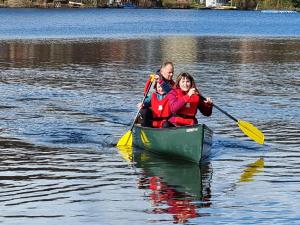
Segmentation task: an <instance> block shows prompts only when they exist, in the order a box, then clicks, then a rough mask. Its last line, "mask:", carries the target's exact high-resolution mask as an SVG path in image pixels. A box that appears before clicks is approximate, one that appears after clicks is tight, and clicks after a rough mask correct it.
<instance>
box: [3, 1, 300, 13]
mask: <svg viewBox="0 0 300 225" xmlns="http://www.w3.org/2000/svg"><path fill="white" fill-rule="evenodd" d="M207 2H208V0H0V8H166V9H222V10H234V9H239V10H272V11H275V10H278V11H282V12H292V11H298V12H300V0H231V1H230V0H219V1H216V2H217V4H215V5H214V6H209V5H208V4H207Z"/></svg>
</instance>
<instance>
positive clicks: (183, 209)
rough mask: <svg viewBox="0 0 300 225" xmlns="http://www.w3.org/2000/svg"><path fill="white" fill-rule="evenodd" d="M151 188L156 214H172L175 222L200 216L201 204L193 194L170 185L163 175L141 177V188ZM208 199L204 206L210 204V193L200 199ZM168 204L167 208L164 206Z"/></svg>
mask: <svg viewBox="0 0 300 225" xmlns="http://www.w3.org/2000/svg"><path fill="white" fill-rule="evenodd" d="M145 187H147V188H149V189H150V190H151V193H150V194H149V198H150V200H151V202H152V204H153V210H152V212H153V213H155V214H163V213H167V214H172V215H173V219H174V223H185V222H187V221H188V220H189V219H191V218H196V217H200V216H201V215H200V214H199V213H198V212H197V209H198V208H200V204H197V205H196V204H195V201H193V200H191V199H193V197H192V196H190V195H188V194H186V193H182V192H179V191H177V190H176V189H175V188H173V187H171V186H169V185H168V184H167V183H165V182H164V181H163V179H162V178H161V177H158V176H152V177H148V178H146V179H141V180H140V182H139V188H141V189H142V188H145ZM198 200H202V201H206V203H205V204H201V208H202V207H209V206H210V204H211V203H210V202H209V200H210V195H208V196H205V197H202V199H198ZM165 205H167V206H168V207H167V208H165V207H163V206H165Z"/></svg>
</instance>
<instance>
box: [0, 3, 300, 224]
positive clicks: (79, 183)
mask: <svg viewBox="0 0 300 225" xmlns="http://www.w3.org/2000/svg"><path fill="white" fill-rule="evenodd" d="M0 21H1V24H0V39H1V41H0V68H1V69H0V94H1V95H0V96H1V98H0V118H1V119H0V128H1V133H0V159H1V164H0V187H1V189H0V202H1V204H0V209H1V214H0V223H1V224H5V225H6V224H20V223H22V224H30V225H32V224H38V225H42V224H72V225H73V224H74V225H76V224H88V225H91V224H105V225H108V224H124V225H129V224H173V223H186V224H270V223H273V224H299V223H300V214H299V210H298V209H299V207H300V203H299V202H300V194H299V191H300V189H299V185H300V179H299V174H300V166H299V165H300V134H299V133H300V132H299V131H300V129H299V128H300V119H299V115H300V94H299V91H300V72H299V62H300V29H299V24H300V23H299V22H300V16H299V13H293V14H273V13H272V14H264V13H261V12H248V11H247V12H241V11H213V10H206V11H197V10H158V9H155V10H142V9H138V10H111V9H83V10H77V9H58V10H54V9H53V10H48V9H0ZM167 59H168V60H172V61H173V62H174V64H175V74H178V73H179V72H181V71H188V72H190V73H191V74H193V75H194V76H195V79H196V81H197V84H198V87H199V89H200V90H201V92H202V93H203V94H204V95H205V96H210V97H212V99H213V100H214V102H215V103H216V104H217V105H219V106H220V107H221V108H222V109H224V110H226V111H228V112H229V113H230V114H232V115H234V116H235V117H237V118H238V119H242V120H246V121H248V122H251V123H253V124H254V125H255V126H256V127H258V128H259V129H260V130H262V131H263V132H264V134H265V136H266V143H265V145H262V146H261V145H258V144H256V143H255V142H253V141H251V140H249V139H248V138H247V137H245V136H244V135H243V133H242V132H241V131H240V130H239V128H238V127H237V125H236V124H234V122H233V121H232V120H230V119H229V118H227V117H226V116H225V115H223V114H222V113H220V112H218V111H217V110H214V111H213V115H212V116H211V117H210V118H203V117H201V116H200V115H199V121H201V122H204V123H206V124H207V125H208V126H209V127H210V128H212V129H213V131H214V139H213V148H212V156H211V159H210V161H208V162H206V163H205V164H203V165H201V166H200V167H199V166H197V165H194V164H190V163H184V162H177V161H171V160H167V159H164V158H160V157H157V156H154V155H152V154H149V153H146V152H143V151H142V150H138V149H135V152H134V161H133V162H130V161H127V160H126V155H122V154H123V153H122V152H120V151H119V150H118V149H117V148H115V147H114V146H115V144H116V142H117V141H118V139H119V138H120V136H122V135H123V134H124V133H125V132H126V131H127V130H128V129H129V126H130V124H131V123H132V120H133V117H134V115H135V113H136V110H137V109H136V103H137V102H139V101H141V99H142V90H143V85H144V83H145V81H146V80H147V78H148V75H149V74H150V73H151V72H153V71H156V70H157V69H158V67H159V65H160V64H161V63H162V62H163V61H164V60H167Z"/></svg>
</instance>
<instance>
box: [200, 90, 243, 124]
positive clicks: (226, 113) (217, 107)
mask: <svg viewBox="0 0 300 225" xmlns="http://www.w3.org/2000/svg"><path fill="white" fill-rule="evenodd" d="M201 99H203V100H206V98H205V97H203V96H202V95H201ZM213 106H214V107H215V108H216V109H218V110H219V111H220V112H222V113H224V114H225V115H226V116H228V117H229V118H230V119H232V120H234V121H235V122H238V120H237V119H236V118H234V117H233V116H232V115H230V114H229V113H228V112H226V111H224V110H223V109H221V108H220V107H219V106H217V105H216V104H215V103H213Z"/></svg>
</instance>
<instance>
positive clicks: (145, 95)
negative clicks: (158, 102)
mask: <svg viewBox="0 0 300 225" xmlns="http://www.w3.org/2000/svg"><path fill="white" fill-rule="evenodd" d="M152 83H153V80H151V82H150V84H149V86H148V88H147V91H146V93H145V94H144V98H143V100H142V106H143V104H144V102H145V99H146V98H147V95H148V93H149V91H150V88H151V87H152ZM140 110H141V108H140V109H139V110H138V111H137V113H136V115H135V117H134V120H133V122H132V124H131V127H130V131H132V129H133V126H134V124H135V121H136V118H137V117H138V115H139V113H140Z"/></svg>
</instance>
